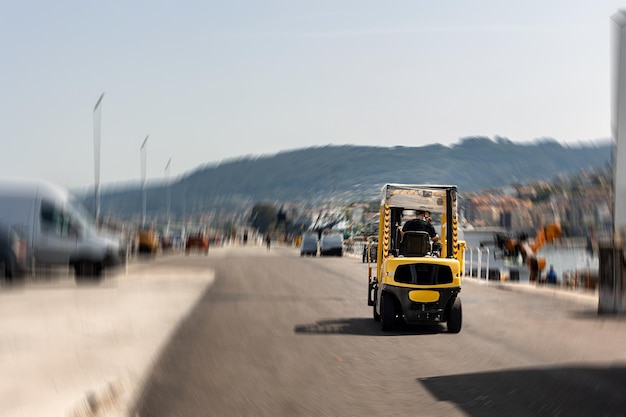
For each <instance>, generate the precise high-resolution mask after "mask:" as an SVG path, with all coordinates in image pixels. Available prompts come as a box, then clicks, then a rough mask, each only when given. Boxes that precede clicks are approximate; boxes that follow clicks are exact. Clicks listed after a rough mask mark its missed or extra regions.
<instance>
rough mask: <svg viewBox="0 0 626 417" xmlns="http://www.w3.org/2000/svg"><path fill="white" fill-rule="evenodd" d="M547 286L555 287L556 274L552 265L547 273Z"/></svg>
mask: <svg viewBox="0 0 626 417" xmlns="http://www.w3.org/2000/svg"><path fill="white" fill-rule="evenodd" d="M548 284H552V285H556V272H555V271H554V266H552V265H550V270H549V271H548Z"/></svg>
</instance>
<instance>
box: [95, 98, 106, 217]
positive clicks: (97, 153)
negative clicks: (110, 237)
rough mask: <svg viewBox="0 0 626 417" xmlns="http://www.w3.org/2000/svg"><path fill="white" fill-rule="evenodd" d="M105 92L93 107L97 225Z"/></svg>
mask: <svg viewBox="0 0 626 417" xmlns="http://www.w3.org/2000/svg"><path fill="white" fill-rule="evenodd" d="M103 97H104V93H102V94H101V95H100V98H99V99H98V101H97V102H96V105H95V106H94V107H93V160H94V184H95V185H94V191H95V194H96V195H95V199H96V226H99V225H100V130H101V126H100V122H101V118H102V115H101V110H100V109H101V106H100V104H102V98H103Z"/></svg>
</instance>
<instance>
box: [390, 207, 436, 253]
mask: <svg viewBox="0 0 626 417" xmlns="http://www.w3.org/2000/svg"><path fill="white" fill-rule="evenodd" d="M415 214H416V217H415V218H414V219H409V220H407V221H406V222H405V223H404V225H403V226H398V231H399V232H400V240H402V237H403V236H404V233H405V232H426V233H428V235H429V236H430V240H431V242H432V251H433V252H437V253H439V252H441V243H440V242H439V235H438V234H437V232H436V231H435V227H434V226H433V225H432V219H431V218H430V212H429V211H427V210H417V211H416V212H415Z"/></svg>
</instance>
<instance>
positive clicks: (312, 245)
mask: <svg viewBox="0 0 626 417" xmlns="http://www.w3.org/2000/svg"><path fill="white" fill-rule="evenodd" d="M317 243H318V242H317V234H316V233H305V234H303V235H302V242H301V243H300V256H306V255H310V256H317Z"/></svg>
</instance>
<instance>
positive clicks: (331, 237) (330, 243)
mask: <svg viewBox="0 0 626 417" xmlns="http://www.w3.org/2000/svg"><path fill="white" fill-rule="evenodd" d="M342 255H343V236H341V235H340V234H335V233H333V234H327V235H322V240H321V241H320V256H342Z"/></svg>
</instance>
